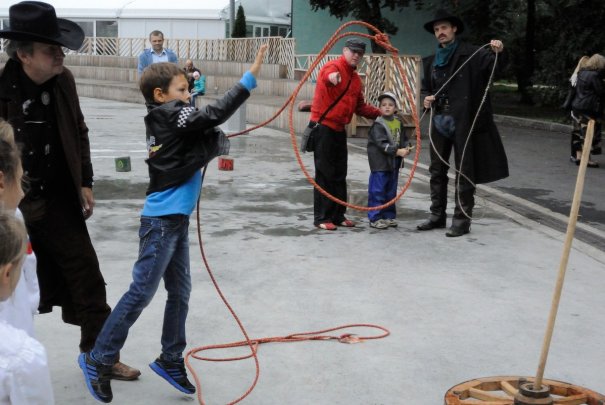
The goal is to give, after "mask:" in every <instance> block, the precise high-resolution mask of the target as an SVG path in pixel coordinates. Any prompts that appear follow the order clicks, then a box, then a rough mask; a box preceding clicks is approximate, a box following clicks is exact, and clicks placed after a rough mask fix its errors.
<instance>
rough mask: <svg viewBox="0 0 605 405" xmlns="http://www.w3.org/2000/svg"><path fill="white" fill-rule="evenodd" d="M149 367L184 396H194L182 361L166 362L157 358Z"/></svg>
mask: <svg viewBox="0 0 605 405" xmlns="http://www.w3.org/2000/svg"><path fill="white" fill-rule="evenodd" d="M149 367H151V369H152V370H153V371H155V372H156V374H157V375H159V376H160V377H162V378H163V379H165V380H166V381H168V382H169V383H170V384H171V385H172V386H173V387H174V388H176V389H177V390H179V391H181V392H184V393H185V394H195V386H194V385H193V384H191V383H190V382H189V380H188V379H187V371H185V362H184V361H183V360H181V361H168V360H164V359H162V358H161V357H158V358H157V359H156V360H155V361H154V362H153V363H151V364H150V365H149Z"/></svg>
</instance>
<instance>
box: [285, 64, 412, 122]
mask: <svg viewBox="0 0 605 405" xmlns="http://www.w3.org/2000/svg"><path fill="white" fill-rule="evenodd" d="M339 57H340V55H326V56H325V57H324V58H322V60H321V62H319V64H318V65H317V67H316V69H315V70H314V71H313V72H312V73H311V75H310V77H309V80H310V81H312V82H315V81H316V80H317V75H318V74H319V70H320V69H321V67H323V66H324V65H325V64H326V63H327V62H328V61H330V60H334V59H337V58H339ZM316 58H317V55H296V56H295V59H296V65H295V71H298V73H299V74H297V75H296V76H297V77H300V76H301V74H302V73H304V72H306V71H307V70H308V69H309V67H310V66H311V65H312V64H313V62H314V61H315V59H316ZM399 59H400V60H401V64H402V65H403V70H404V72H405V73H404V74H405V76H406V78H407V79H408V83H409V85H410V89H411V92H412V94H411V95H409V94H407V93H406V89H405V86H404V84H403V77H402V75H401V74H400V73H399V70H398V69H397V66H396V64H395V62H394V61H393V59H392V57H391V56H390V55H379V54H367V55H365V56H364V58H363V61H362V62H361V63H360V65H359V67H358V68H357V71H358V72H359V74H360V76H362V78H364V84H365V86H364V95H365V98H366V100H367V101H368V102H370V103H372V104H374V105H376V104H377V102H378V96H380V94H381V93H382V92H384V91H392V92H393V93H395V95H396V96H397V97H398V99H399V101H400V102H401V103H402V112H403V113H404V114H405V115H411V113H412V107H411V102H412V100H413V101H414V102H415V103H416V106H418V105H419V102H420V70H421V68H422V59H421V58H420V56H416V55H400V56H399Z"/></svg>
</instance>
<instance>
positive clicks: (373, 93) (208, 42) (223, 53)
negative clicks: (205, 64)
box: [0, 37, 422, 115]
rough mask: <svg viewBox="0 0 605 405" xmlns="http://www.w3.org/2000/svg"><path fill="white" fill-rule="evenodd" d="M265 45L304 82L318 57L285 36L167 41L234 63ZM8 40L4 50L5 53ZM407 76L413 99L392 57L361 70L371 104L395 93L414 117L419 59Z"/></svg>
mask: <svg viewBox="0 0 605 405" xmlns="http://www.w3.org/2000/svg"><path fill="white" fill-rule="evenodd" d="M146 44H147V41H146V39H145V38H100V37H99V38H92V37H87V38H85V40H84V43H83V44H82V47H81V48H80V49H79V50H77V51H66V52H67V53H74V54H86V55H108V56H123V57H136V56H138V55H139V54H140V53H141V52H142V51H143V49H144V48H145V47H146ZM262 44H268V45H269V51H268V52H267V53H266V54H265V61H264V62H265V63H271V64H278V65H282V66H285V67H286V77H287V78H289V79H300V77H302V76H301V75H302V74H303V73H304V72H306V71H307V70H308V68H309V67H310V66H311V64H312V63H313V61H314V60H315V58H317V55H295V53H294V52H295V40H294V39H290V38H282V37H264V38H237V39H166V41H165V43H164V46H165V47H167V48H171V49H173V50H174V51H175V52H176V53H177V55H178V57H179V58H181V59H193V60H201V61H203V60H212V61H230V62H252V61H253V60H254V56H255V55H256V51H257V50H258V48H259V47H260V46H261V45H262ZM4 45H5V43H4V41H0V47H1V48H2V50H4ZM339 56H340V55H326V56H325V57H324V58H322V61H321V62H320V63H319V65H318V67H317V68H316V69H315V70H314V71H313V72H312V74H311V76H310V81H311V82H313V81H315V80H317V74H318V72H319V69H320V68H321V67H322V66H323V65H324V64H325V63H326V62H328V61H329V60H333V59H336V58H338V57H339ZM399 58H400V60H401V63H402V65H403V67H404V71H405V75H406V77H407V79H408V82H409V84H410V88H411V91H412V96H410V95H407V94H406V90H405V87H404V86H403V77H402V76H401V75H400V74H399V72H398V70H397V68H396V65H395V63H394V62H393V60H392V58H391V56H390V55H378V54H367V55H365V56H364V59H363V62H362V63H361V65H360V66H359V68H358V72H359V74H360V75H361V76H362V77H363V78H364V83H365V87H364V92H365V97H366V100H368V102H370V103H372V104H377V100H378V96H379V95H380V93H382V92H383V91H386V90H388V91H392V92H394V93H395V94H396V95H397V97H398V98H399V100H400V101H401V102H402V107H403V108H402V110H403V113H404V114H407V115H410V114H411V102H410V100H415V102H416V106H418V105H420V103H419V101H420V100H419V98H420V69H421V63H422V61H421V59H420V57H419V56H410V55H400V57H399Z"/></svg>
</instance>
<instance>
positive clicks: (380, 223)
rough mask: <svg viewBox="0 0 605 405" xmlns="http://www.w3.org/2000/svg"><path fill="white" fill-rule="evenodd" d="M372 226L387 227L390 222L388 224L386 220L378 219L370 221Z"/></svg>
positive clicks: (377, 227)
mask: <svg viewBox="0 0 605 405" xmlns="http://www.w3.org/2000/svg"><path fill="white" fill-rule="evenodd" d="M370 226H371V227H372V228H376V229H387V228H388V227H389V224H387V222H386V220H384V219H379V220H378V221H374V222H370Z"/></svg>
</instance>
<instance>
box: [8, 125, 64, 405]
mask: <svg viewBox="0 0 605 405" xmlns="http://www.w3.org/2000/svg"><path fill="white" fill-rule="evenodd" d="M4 125H6V124H5V123H1V124H0V133H2V134H3V135H4V136H0V190H1V192H2V204H0V205H2V206H3V207H0V304H2V305H3V311H5V310H6V311H12V310H13V308H11V307H10V306H8V307H5V306H4V304H6V303H7V302H9V303H10V302H11V301H16V297H15V296H14V292H15V289H17V288H18V286H19V285H20V282H21V281H20V280H21V269H22V266H23V262H24V261H25V260H26V254H27V233H26V232H25V225H24V224H23V222H22V221H20V220H19V219H17V218H16V217H15V208H16V206H17V205H18V204H19V201H21V198H23V190H22V189H21V177H22V175H23V169H22V168H21V161H20V159H19V151H18V149H17V147H16V146H15V143H14V142H12V141H11V140H10V139H7V137H6V134H7V132H8V129H7V128H6V127H5V126H4ZM27 316H28V318H31V313H30V314H27ZM4 318H5V317H4V316H2V317H0V336H1V337H2V338H1V339H0V359H2V361H0V403H2V404H6V403H8V404H13V405H25V404H28V405H38V404H39V405H42V404H44V405H47V404H54V399H53V391H52V386H51V383H50V374H49V371H48V362H47V358H46V351H45V350H44V347H43V346H42V345H41V344H40V342H38V341H37V340H35V339H34V338H33V337H31V336H29V335H28V334H27V332H26V331H24V330H22V329H19V328H16V327H15V326H13V325H11V324H9V323H8V322H7V321H6V320H5V319H4Z"/></svg>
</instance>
